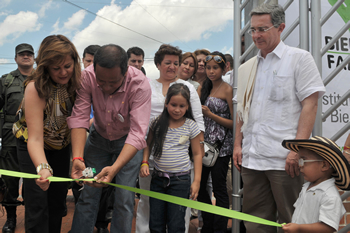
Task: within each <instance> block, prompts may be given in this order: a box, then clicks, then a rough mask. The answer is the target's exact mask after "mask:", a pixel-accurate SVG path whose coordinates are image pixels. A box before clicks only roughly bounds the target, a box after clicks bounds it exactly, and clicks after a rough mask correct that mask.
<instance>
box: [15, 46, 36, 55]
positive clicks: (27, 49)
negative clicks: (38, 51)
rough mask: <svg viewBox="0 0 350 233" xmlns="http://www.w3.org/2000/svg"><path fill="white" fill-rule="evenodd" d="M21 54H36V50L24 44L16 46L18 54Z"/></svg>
mask: <svg viewBox="0 0 350 233" xmlns="http://www.w3.org/2000/svg"><path fill="white" fill-rule="evenodd" d="M21 52H30V53H33V54H34V49H33V47H32V46H31V45H30V44H26V43H23V44H19V45H17V46H16V54H18V53H21Z"/></svg>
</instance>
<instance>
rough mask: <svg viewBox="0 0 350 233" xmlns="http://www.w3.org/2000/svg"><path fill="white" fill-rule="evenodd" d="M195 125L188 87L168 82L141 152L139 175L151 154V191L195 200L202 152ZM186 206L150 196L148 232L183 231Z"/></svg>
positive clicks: (146, 169) (143, 173)
mask: <svg viewBox="0 0 350 233" xmlns="http://www.w3.org/2000/svg"><path fill="white" fill-rule="evenodd" d="M199 133H200V131H199V129H198V126H197V124H196V122H195V121H194V120H193V116H192V110H191V105H190V91H189V89H188V87H187V86H186V85H184V84H180V83H179V84H174V85H172V86H171V87H170V88H169V90H168V93H167V97H166V100H165V106H164V110H163V112H162V114H161V115H160V116H159V117H157V118H155V119H154V120H152V121H151V123H150V126H149V133H148V136H147V147H146V148H145V149H144V152H143V161H142V164H141V169H140V176H141V177H146V176H148V175H149V174H150V173H149V166H148V159H149V156H150V154H152V155H153V157H154V163H155V165H154V166H155V168H154V169H155V170H154V172H153V175H152V181H151V187H150V190H151V191H156V192H159V193H164V194H169V195H173V196H177V197H182V198H189V197H190V198H191V199H192V200H195V199H196V198H197V195H198V191H199V185H200V179H201V171H202V156H201V149H200V140H199V136H198V135H199ZM190 143H191V148H192V153H193V162H194V171H195V174H194V181H193V183H192V184H191V177H190V168H191V167H190V158H189V155H188V152H189V145H190ZM185 213H186V207H184V206H179V205H176V204H172V203H168V202H165V201H161V200H158V199H154V198H150V223H149V227H150V230H151V232H166V229H167V230H168V232H185V219H184V218H185Z"/></svg>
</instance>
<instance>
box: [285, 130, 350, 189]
mask: <svg viewBox="0 0 350 233" xmlns="http://www.w3.org/2000/svg"><path fill="white" fill-rule="evenodd" d="M282 146H283V147H285V148H287V149H288V150H292V151H295V152H298V151H299V148H300V147H303V148H306V149H308V150H312V151H314V152H316V153H317V154H318V155H320V156H322V157H323V158H324V159H325V160H326V161H328V162H329V164H330V165H331V166H332V167H333V169H334V170H335V172H334V173H333V174H332V176H333V177H334V178H335V184H336V185H337V186H338V187H339V188H340V189H343V190H350V174H349V172H350V165H349V162H348V161H347V160H346V158H345V157H344V156H343V153H342V152H341V151H340V149H339V147H338V145H337V144H335V143H334V142H333V141H332V140H330V139H328V138H325V137H320V136H315V137H312V138H310V139H300V140H299V139H294V140H284V141H283V142H282Z"/></svg>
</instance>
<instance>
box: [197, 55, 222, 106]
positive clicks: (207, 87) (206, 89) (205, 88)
mask: <svg viewBox="0 0 350 233" xmlns="http://www.w3.org/2000/svg"><path fill="white" fill-rule="evenodd" d="M209 55H211V56H216V55H219V56H220V57H221V58H222V59H223V60H224V61H225V62H221V63H218V65H219V66H220V68H221V69H222V70H225V64H226V58H225V55H224V54H222V53H220V52H212V53H210V54H209ZM205 65H207V63H205ZM211 89H213V83H212V82H211V80H210V79H209V78H206V79H205V80H204V82H203V85H202V89H201V96H200V100H201V104H202V105H204V103H205V101H206V100H207V98H208V96H209V95H210V92H211Z"/></svg>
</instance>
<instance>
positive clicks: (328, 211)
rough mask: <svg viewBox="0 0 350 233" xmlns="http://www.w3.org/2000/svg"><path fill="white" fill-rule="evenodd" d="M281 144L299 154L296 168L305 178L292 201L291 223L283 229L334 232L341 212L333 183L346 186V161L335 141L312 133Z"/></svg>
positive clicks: (349, 182)
mask: <svg viewBox="0 0 350 233" xmlns="http://www.w3.org/2000/svg"><path fill="white" fill-rule="evenodd" d="M282 146H283V147H285V148H286V149H288V150H292V151H294V152H297V153H298V154H299V167H300V172H301V173H302V174H303V176H304V179H305V180H306V181H308V182H306V183H305V184H304V185H303V188H302V190H301V192H300V194H299V198H298V200H297V201H296V202H295V204H294V207H295V211H294V213H293V217H292V223H289V224H286V225H284V226H283V230H284V232H300V233H301V232H317V233H318V232H334V231H337V230H338V226H339V222H340V220H341V218H342V217H343V215H344V214H345V212H346V211H345V208H344V206H343V203H342V200H341V198H340V195H339V192H338V190H337V188H336V185H337V186H338V187H339V188H340V189H343V190H350V177H349V171H350V165H349V163H348V161H347V160H346V159H345V157H344V156H343V154H342V152H341V151H340V149H339V147H338V146H337V144H335V143H334V142H333V141H331V140H329V139H327V138H325V137H319V136H315V137H312V138H310V139H306V140H284V141H283V142H282Z"/></svg>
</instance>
